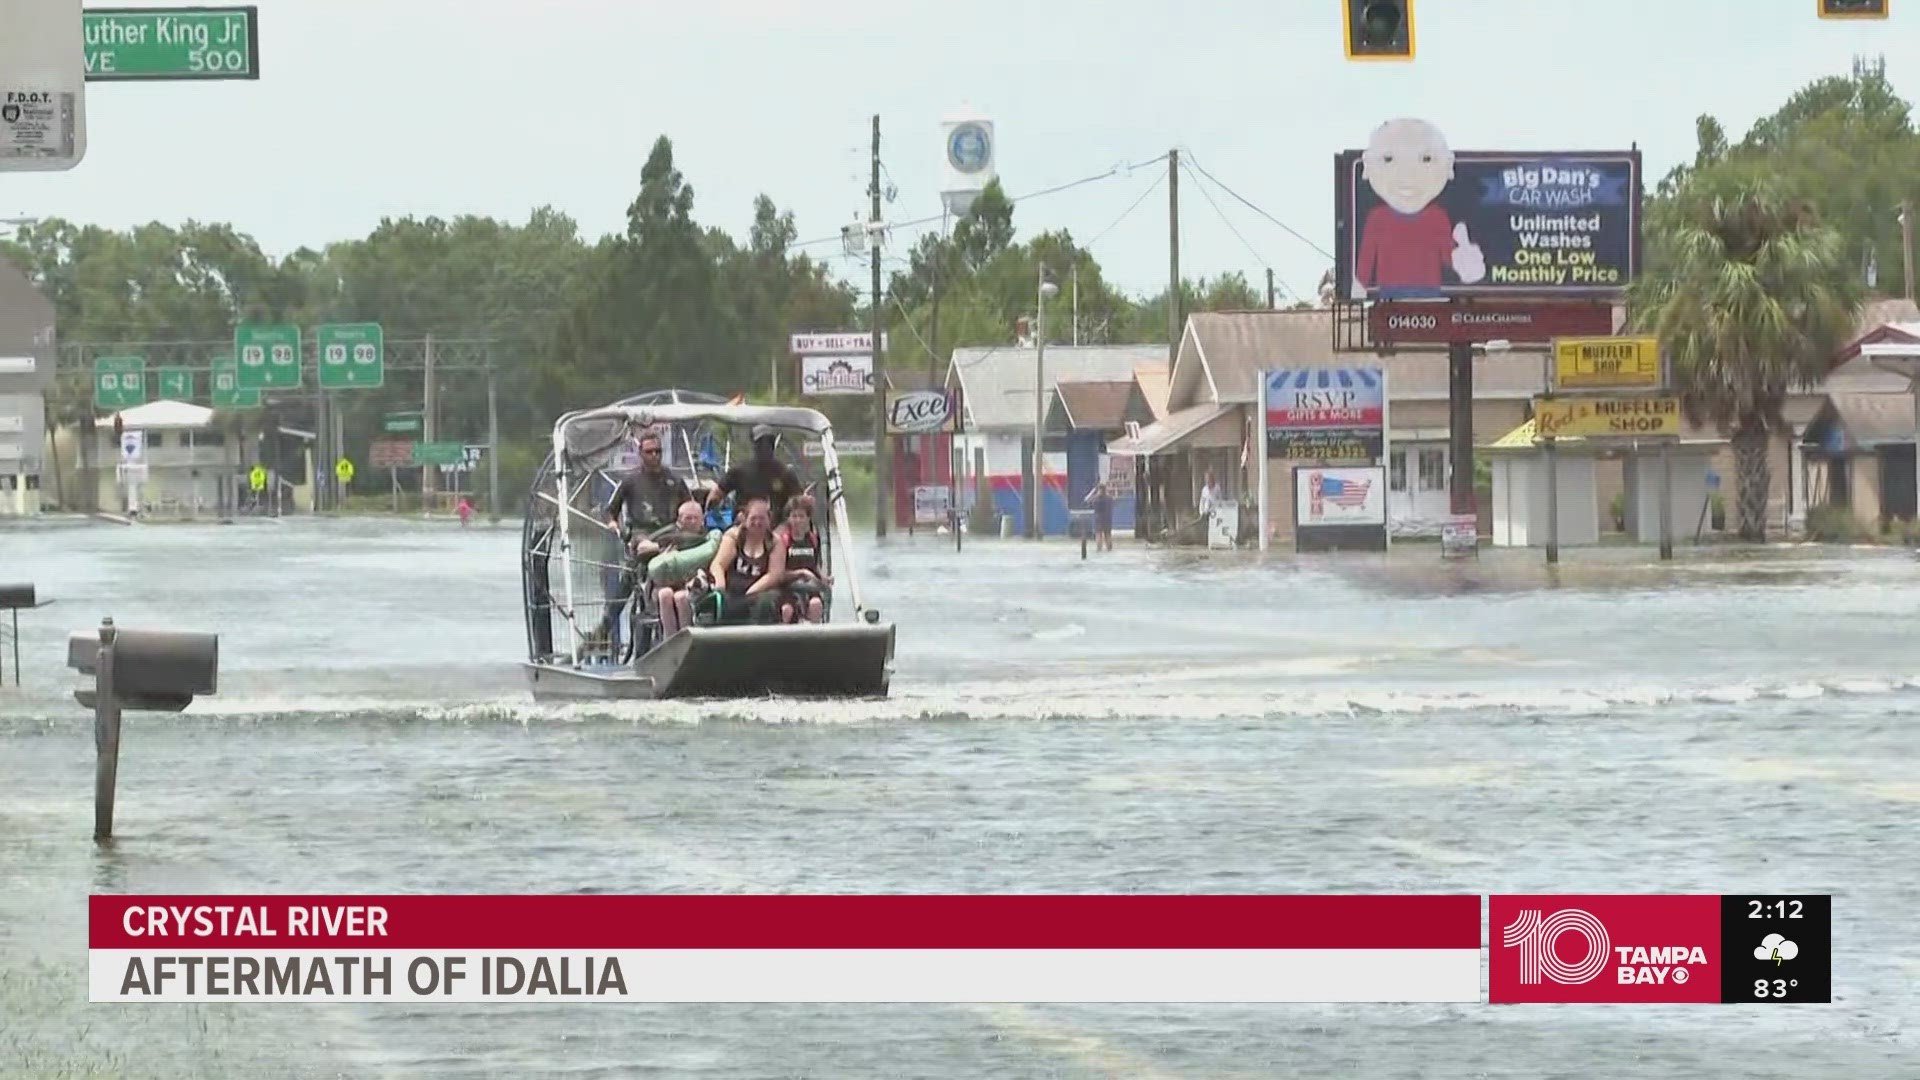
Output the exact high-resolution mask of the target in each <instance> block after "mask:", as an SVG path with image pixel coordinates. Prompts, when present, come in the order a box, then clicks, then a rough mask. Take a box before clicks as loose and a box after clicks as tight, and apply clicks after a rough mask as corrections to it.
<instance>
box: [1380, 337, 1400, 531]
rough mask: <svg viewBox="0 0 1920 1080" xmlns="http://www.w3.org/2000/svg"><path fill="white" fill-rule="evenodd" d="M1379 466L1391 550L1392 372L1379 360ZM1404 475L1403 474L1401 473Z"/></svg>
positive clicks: (1383, 522) (1382, 508)
mask: <svg viewBox="0 0 1920 1080" xmlns="http://www.w3.org/2000/svg"><path fill="white" fill-rule="evenodd" d="M1380 468H1381V469H1382V470H1383V476H1384V478H1385V481H1386V490H1384V491H1382V492H1381V493H1380V527H1381V528H1382V529H1384V530H1386V533H1387V535H1386V544H1387V550H1388V551H1392V550H1393V372H1391V371H1389V370H1388V369H1387V364H1386V359H1385V358H1384V357H1382V358H1381V362H1380ZM1403 475H1404V474H1403Z"/></svg>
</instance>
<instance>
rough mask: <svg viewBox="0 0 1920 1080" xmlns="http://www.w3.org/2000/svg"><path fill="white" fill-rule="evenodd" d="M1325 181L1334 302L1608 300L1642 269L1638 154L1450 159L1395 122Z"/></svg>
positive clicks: (1422, 130) (1432, 130)
mask: <svg viewBox="0 0 1920 1080" xmlns="http://www.w3.org/2000/svg"><path fill="white" fill-rule="evenodd" d="M1334 170H1335V175H1334V192H1335V211H1334V215H1335V240H1336V243H1337V247H1336V248H1335V249H1334V254H1335V259H1336V263H1337V265H1336V267H1335V277H1336V280H1337V281H1338V284H1339V291H1340V296H1341V297H1342V299H1347V300H1355V299H1361V298H1367V297H1373V298H1381V297H1386V298H1395V297H1408V298H1411V297H1426V298H1437V297H1451V296H1476V295H1477V296H1566V297H1597V296H1612V295H1617V294H1618V293H1620V292H1621V291H1622V290H1624V289H1625V288H1626V286H1627V282H1628V281H1629V280H1631V279H1632V278H1633V276H1634V274H1635V273H1637V272H1638V270H1639V268H1640V154H1639V152H1638V151H1630V150H1623V151H1566V152H1550V151H1542V152H1538V153H1528V152H1512V151H1477V150H1460V151H1456V150H1454V149H1452V148H1451V147H1449V146H1448V145H1447V140H1446V137H1445V136H1444V135H1442V134H1441V132H1440V129H1439V128H1437V127H1435V126H1434V125H1432V124H1430V123H1428V122H1427V121H1425V120H1414V119H1400V120H1389V121H1387V122H1386V123H1384V124H1381V125H1380V126H1379V127H1378V128H1376V129H1374V132H1373V135H1372V137H1371V138H1370V139H1369V140H1368V142H1367V147H1366V149H1364V150H1347V151H1343V152H1342V153H1340V154H1338V155H1336V156H1335V158H1334Z"/></svg>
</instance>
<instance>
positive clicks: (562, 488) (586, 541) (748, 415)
mask: <svg viewBox="0 0 1920 1080" xmlns="http://www.w3.org/2000/svg"><path fill="white" fill-rule="evenodd" d="M709 421H710V422H714V423H717V424H724V425H726V426H728V427H733V428H738V427H749V426H753V425H760V424H764V425H766V426H768V427H771V428H774V429H775V430H777V431H780V432H798V433H801V434H803V435H807V436H811V437H814V438H817V439H818V440H819V443H820V452H821V460H822V463H823V469H824V475H823V477H822V480H823V481H824V487H825V491H824V500H823V501H824V503H825V506H826V508H827V511H828V513H827V514H826V515H824V516H825V518H826V521H824V522H822V524H823V525H825V526H826V527H824V528H822V530H821V533H822V536H823V538H824V539H825V541H826V545H827V552H826V557H827V559H828V560H829V566H830V568H832V569H833V570H834V571H835V573H836V577H837V578H838V579H839V581H838V584H837V586H836V589H835V591H836V592H843V594H844V597H845V599H846V600H847V601H848V602H850V603H851V606H852V610H853V618H854V620H855V621H856V622H866V623H877V622H878V620H879V612H877V611H875V610H873V609H871V608H869V607H868V606H867V604H866V601H865V599H864V596H863V594H862V592H861V587H860V576H859V569H858V566H857V565H856V562H855V557H854V551H853V545H852V544H851V543H850V542H849V541H848V537H849V535H850V533H851V529H850V526H849V524H848V519H847V506H846V493H845V488H844V485H843V484H842V482H841V477H840V463H839V456H838V454H837V452H836V450H835V447H834V440H833V428H832V425H831V424H830V423H829V422H828V420H827V418H826V417H825V416H822V415H821V414H820V413H818V412H816V411H814V410H812V409H806V408H794V407H784V406H760V405H736V404H733V403H731V402H728V401H726V400H725V399H721V398H718V397H712V396H710V395H694V394H690V393H688V392H686V391H673V390H668V391H659V392H656V393H653V394H648V395H643V396H641V397H639V398H632V399H628V400H627V401H623V402H621V403H619V404H616V405H610V406H606V407H602V408H594V409H584V410H579V411H575V412H571V413H568V414H566V415H565V416H562V417H561V418H560V419H559V421H558V422H556V423H555V424H554V428H553V449H552V452H551V454H550V455H549V457H548V458H547V461H546V463H545V464H544V465H543V467H542V468H541V470H540V473H539V475H538V476H537V478H536V480H535V483H534V487H533V490H532V493H531V495H530V498H529V503H528V511H527V521H526V530H525V534H524V537H523V545H522V547H523V552H524V554H525V557H524V560H523V566H522V573H523V577H524V582H525V586H526V590H525V591H526V605H525V607H526V614H527V639H528V659H529V660H530V661H531V662H533V663H536V664H555V663H560V664H569V665H573V666H575V667H578V666H579V665H580V663H581V659H582V657H581V653H582V644H583V642H584V641H586V639H587V638H588V637H589V636H590V635H591V634H592V632H593V630H594V629H595V627H596V626H597V625H598V624H599V623H600V621H601V619H602V618H603V617H604V616H605V614H606V612H607V605H608V604H609V602H610V597H611V596H612V594H613V593H614V591H615V588H616V586H617V582H618V579H619V576H620V574H621V572H622V570H623V568H624V552H623V550H622V546H621V540H620V537H619V535H618V534H617V532H616V531H615V530H614V529H613V528H612V527H611V526H610V525H609V524H608V523H607V522H606V521H605V520H604V519H603V518H602V517H601V513H600V510H601V507H602V506H604V504H605V497H604V495H602V494H600V492H599V491H598V490H596V489H597V488H604V489H610V488H611V485H612V483H613V482H614V475H613V474H617V473H621V472H625V471H626V466H625V465H624V464H623V463H622V461H621V458H622V455H623V454H624V453H625V452H626V449H627V448H628V447H629V446H631V445H632V444H633V443H634V442H635V441H636V440H637V437H638V436H639V435H640V434H642V433H644V432H647V431H655V432H658V433H662V434H664V435H665V436H666V441H667V442H669V443H672V444H675V445H674V449H673V450H670V451H669V454H668V456H669V460H670V463H671V467H673V468H674V471H675V472H677V473H680V474H681V475H682V478H683V479H687V480H689V481H691V483H690V486H694V487H695V488H696V491H697V490H698V485H699V484H700V480H699V477H698V472H699V466H700V459H701V458H702V457H705V458H706V459H707V461H706V464H707V466H708V467H709V468H715V467H719V468H723V467H724V465H723V464H720V462H719V461H718V460H717V459H716V456H715V453H714V451H713V449H712V448H711V447H709V448H708V452H707V453H705V454H703V453H702V452H701V451H700V450H698V449H696V447H695V446H694V440H693V435H692V429H695V428H698V427H699V426H700V425H701V424H702V423H703V422H709ZM698 497H699V495H698V494H696V498H698ZM833 564H838V565H837V566H834V565H833ZM554 570H558V572H559V573H558V580H554V575H553V571H554ZM835 606H836V607H839V606H840V605H835ZM718 629H719V628H707V629H705V630H704V631H703V633H705V634H707V635H710V636H711V635H716V632H717V630H718ZM727 629H729V630H731V629H734V628H727ZM788 644H789V645H791V642H789V643H788ZM682 648H686V646H682Z"/></svg>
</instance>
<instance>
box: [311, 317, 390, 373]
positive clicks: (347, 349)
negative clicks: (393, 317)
mask: <svg viewBox="0 0 1920 1080" xmlns="http://www.w3.org/2000/svg"><path fill="white" fill-rule="evenodd" d="M313 337H314V342H315V345H316V346H317V347H318V348H319V350H320V389H322V390H352V389H355V388H371V387H376V386H379V385H380V384H381V383H382V382H384V381H385V380H386V370H387V353H386V337H385V335H383V334H382V333H381V332H380V324H379V323H330V324H328V325H326V326H322V327H320V328H319V329H318V330H316V331H314V334H313Z"/></svg>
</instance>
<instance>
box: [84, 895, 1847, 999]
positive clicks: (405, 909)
mask: <svg viewBox="0 0 1920 1080" xmlns="http://www.w3.org/2000/svg"><path fill="white" fill-rule="evenodd" d="M1481 901H1482V898H1481V897H1479V896H1459V895H1447V896H1353V895H1331V896H1246V895H1232V896H1220V895H1200V896H1192V895H1121V896H1087V895H1040V896H1005V895H994V896H873V895H864V896H817V895H725V896H710V895H706V896H694V895H664V896H663V895H649V896H609V895H565V896H466V895H462V896H217V895H216V896H93V897H91V898H90V900H89V931H88V937H89V941H88V950H89V951H88V970H89V974H88V983H89V986H88V1000H90V1001H95V1002H120V1001H159V1002H179V1001H235V1000H284V1001H312V1000H326V1001H337V1000H357V1001H410V1002H412V1001H447V1002H484V1001H494V1000H517V1001H524V1000H527V999H530V998H536V999H557V1000H569V1001H605V1002H619V1001H635V1002H702V1003H703V1002H828V1003H831V1002H1023V1003H1024V1002H1442V1001H1443V1002H1469V1003H1471V1002H1481V1001H1489V1000H1490V1001H1493V1002H1526V1001H1556V1002H1566V1001H1576V1002H1577V1001H1595V1002H1599V1001H1624V1002H1671V1001H1741V1002H1747V1001H1756V1002H1814V1001H1818V1002H1825V1001H1827V1000H1828V995H1829V989H1828V986H1829V981H1830V971H1829V965H1830V962H1829V957H1828V953H1829V948H1830V937H1831V932H1830V928H1829V918H1830V912H1831V905H1830V898H1829V897H1826V896H1764V897H1763V896H1753V897H1744V896H1642V895H1629V896H1555V895H1547V896H1494V897H1491V898H1490V906H1489V911H1490V914H1491V918H1488V919H1484V920H1483V918H1482V913H1481ZM1483 934H1484V937H1485V940H1487V941H1488V942H1489V949H1490V952H1489V956H1488V958H1487V963H1488V968H1489V986H1490V991H1489V993H1488V995H1487V996H1485V997H1483V996H1482V993H1481V966H1482V951H1481V942H1482V940H1483ZM1748 938H1752V939H1753V940H1752V941H1751V942H1749V941H1748V940H1747V939H1748Z"/></svg>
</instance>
